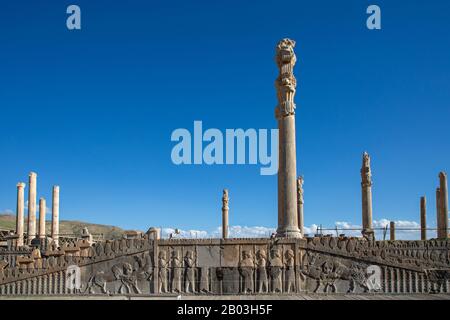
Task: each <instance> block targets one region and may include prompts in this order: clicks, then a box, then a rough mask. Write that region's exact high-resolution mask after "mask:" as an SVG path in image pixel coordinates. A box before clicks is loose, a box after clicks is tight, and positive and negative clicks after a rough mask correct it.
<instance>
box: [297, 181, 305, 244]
mask: <svg viewBox="0 0 450 320" xmlns="http://www.w3.org/2000/svg"><path fill="white" fill-rule="evenodd" d="M303 182H304V180H303V177H298V178H297V201H298V203H297V213H298V214H297V220H298V228H299V230H300V233H301V235H302V236H304V234H303V232H304V230H303V229H304V228H303V227H304V222H303V203H304V201H303Z"/></svg>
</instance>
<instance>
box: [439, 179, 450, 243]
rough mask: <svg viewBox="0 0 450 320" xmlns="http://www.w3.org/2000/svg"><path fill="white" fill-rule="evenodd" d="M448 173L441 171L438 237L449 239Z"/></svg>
mask: <svg viewBox="0 0 450 320" xmlns="http://www.w3.org/2000/svg"><path fill="white" fill-rule="evenodd" d="M447 187H448V185H447V174H446V173H445V172H440V173H439V189H440V196H439V220H438V231H439V233H438V238H439V239H448V189H447Z"/></svg>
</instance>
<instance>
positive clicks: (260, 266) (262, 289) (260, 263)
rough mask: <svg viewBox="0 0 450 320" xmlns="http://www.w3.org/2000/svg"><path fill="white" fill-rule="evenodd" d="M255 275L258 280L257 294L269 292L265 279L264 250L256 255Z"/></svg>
mask: <svg viewBox="0 0 450 320" xmlns="http://www.w3.org/2000/svg"><path fill="white" fill-rule="evenodd" d="M256 266H257V269H256V274H257V279H258V293H267V291H269V280H268V278H267V268H266V266H267V255H266V252H265V251H264V250H259V251H258V252H257V253H256Z"/></svg>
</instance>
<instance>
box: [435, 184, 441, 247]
mask: <svg viewBox="0 0 450 320" xmlns="http://www.w3.org/2000/svg"><path fill="white" fill-rule="evenodd" d="M440 199H441V189H440V188H439V187H438V188H436V238H439V225H440V223H439V219H440V214H441V209H440V207H441V200H440Z"/></svg>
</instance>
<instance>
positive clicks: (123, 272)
mask: <svg viewBox="0 0 450 320" xmlns="http://www.w3.org/2000/svg"><path fill="white" fill-rule="evenodd" d="M112 272H113V274H114V277H115V278H116V280H119V281H120V286H119V288H118V289H117V293H120V294H130V293H131V294H133V293H134V294H139V293H141V290H140V289H139V288H138V284H137V281H138V275H137V273H136V270H134V269H133V266H132V265H131V264H130V263H128V262H126V263H120V264H116V265H114V266H113V267H112Z"/></svg>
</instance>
